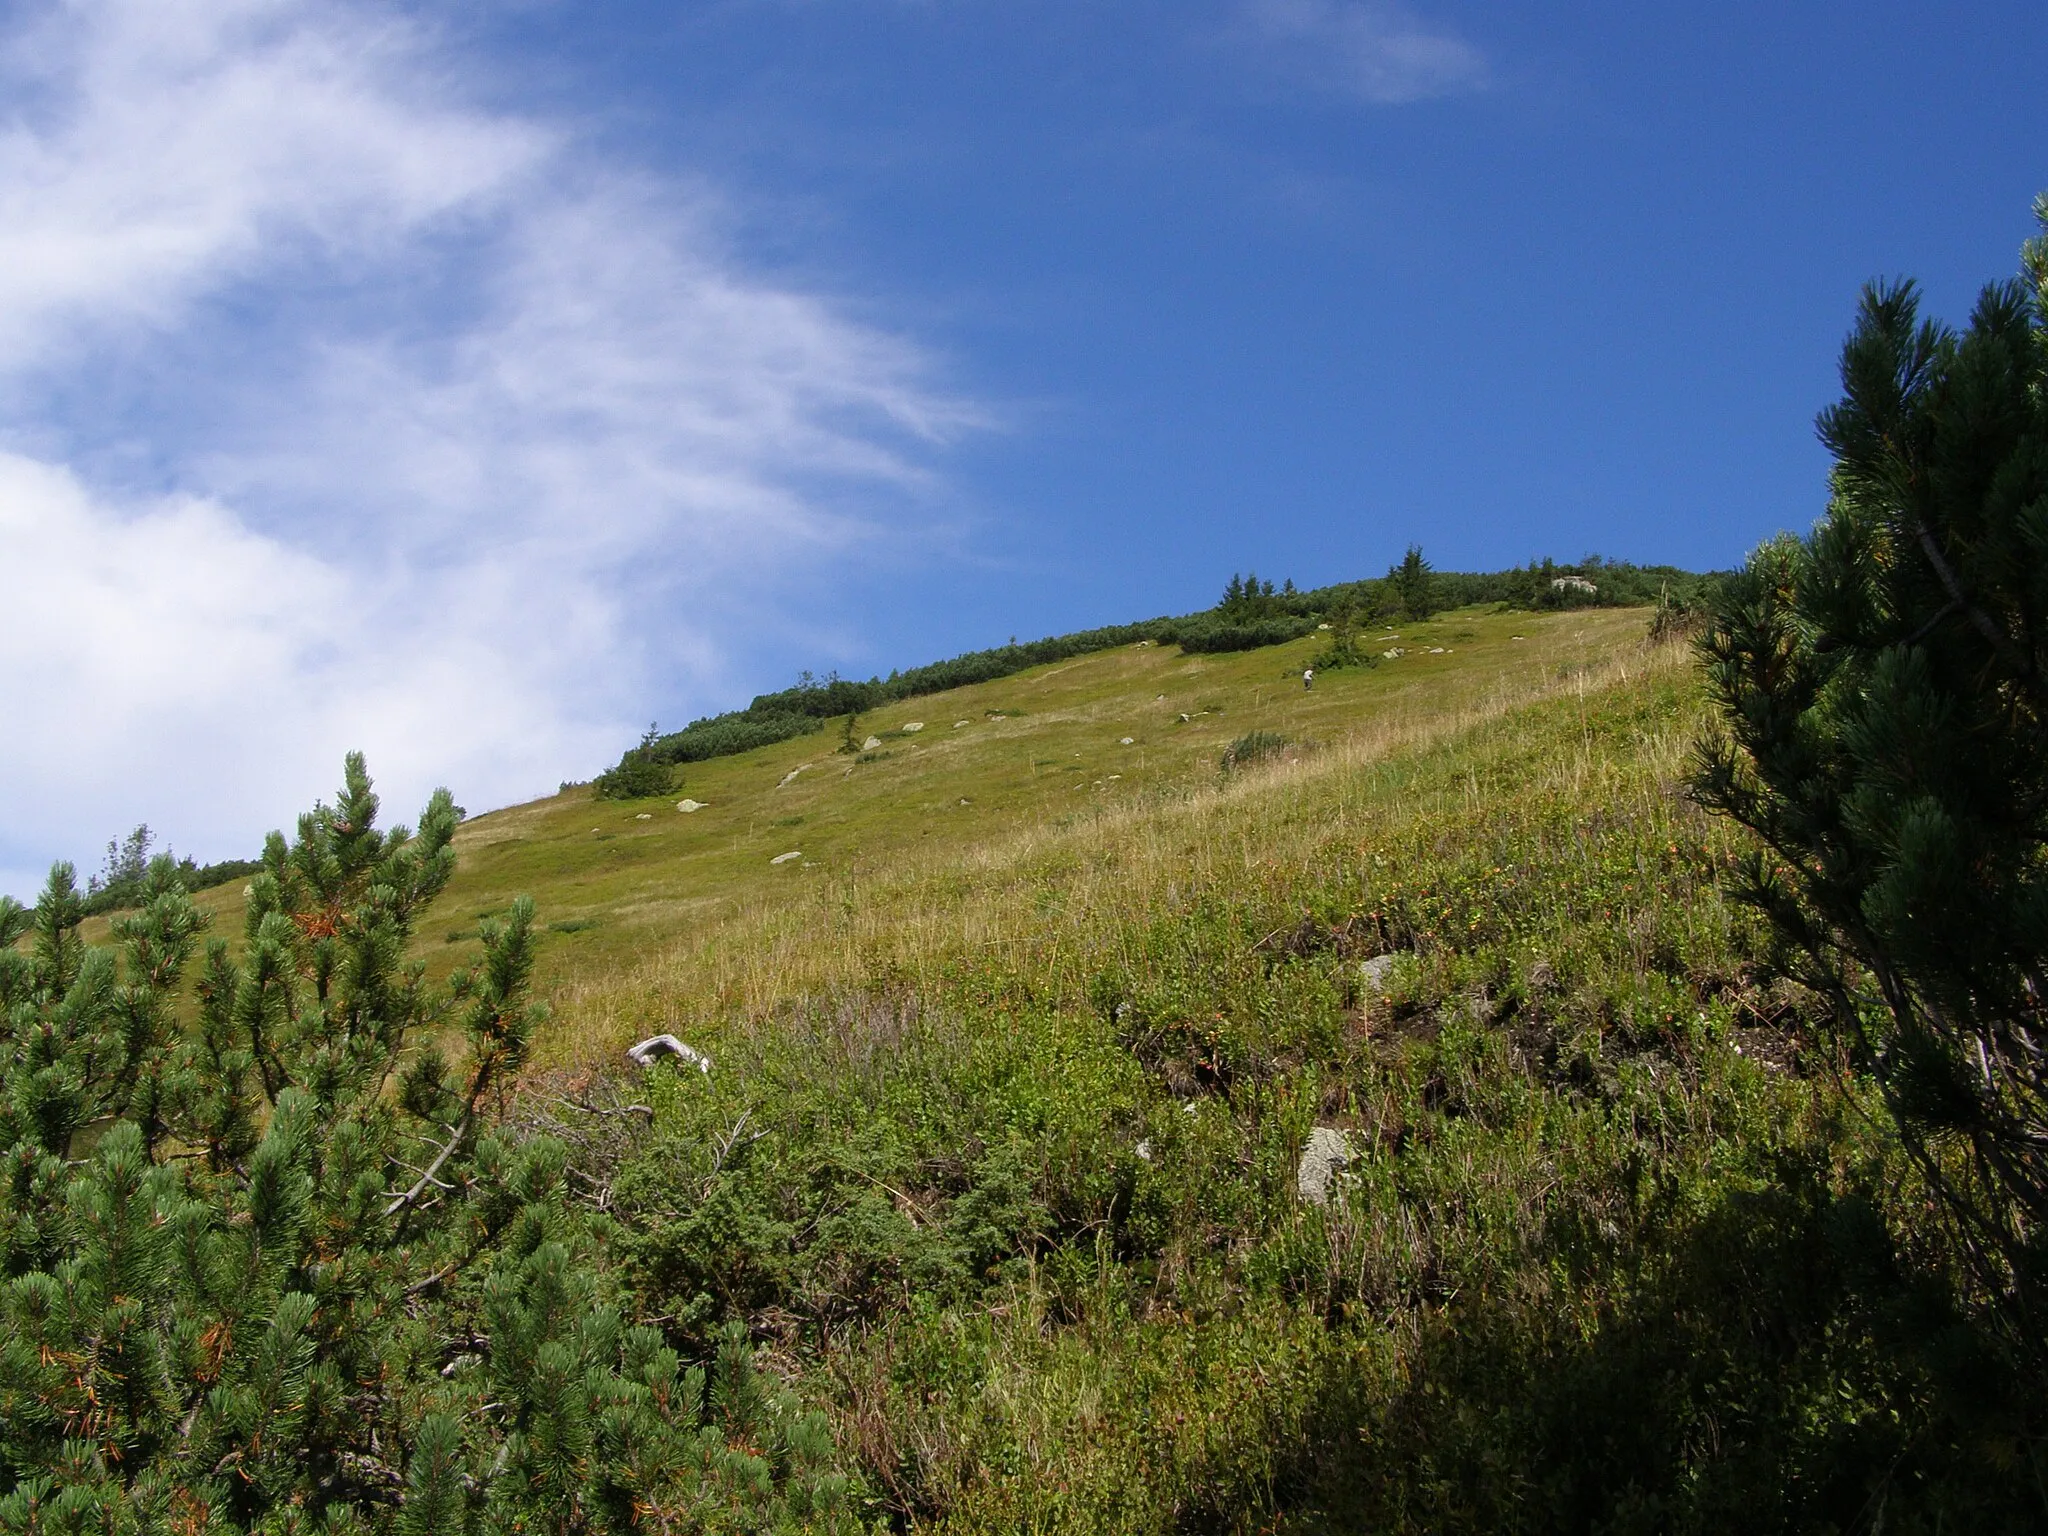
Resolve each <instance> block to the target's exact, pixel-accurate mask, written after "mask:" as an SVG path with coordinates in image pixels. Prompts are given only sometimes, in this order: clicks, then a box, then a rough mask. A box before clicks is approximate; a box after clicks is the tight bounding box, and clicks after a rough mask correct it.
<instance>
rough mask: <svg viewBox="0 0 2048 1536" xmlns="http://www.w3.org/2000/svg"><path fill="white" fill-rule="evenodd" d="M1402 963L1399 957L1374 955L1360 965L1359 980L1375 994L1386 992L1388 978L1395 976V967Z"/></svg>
mask: <svg viewBox="0 0 2048 1536" xmlns="http://www.w3.org/2000/svg"><path fill="white" fill-rule="evenodd" d="M1400 963H1401V957H1400V956H1399V955H1374V956H1373V957H1372V958H1371V959H1370V960H1367V961H1364V962H1363V963H1361V964H1360V965H1359V967H1358V977H1359V980H1361V981H1363V982H1364V983H1365V985H1366V986H1367V987H1368V988H1369V989H1370V990H1372V991H1374V992H1384V991H1386V990H1387V978H1388V977H1389V976H1391V975H1393V974H1394V967H1395V966H1397V965H1399V964H1400Z"/></svg>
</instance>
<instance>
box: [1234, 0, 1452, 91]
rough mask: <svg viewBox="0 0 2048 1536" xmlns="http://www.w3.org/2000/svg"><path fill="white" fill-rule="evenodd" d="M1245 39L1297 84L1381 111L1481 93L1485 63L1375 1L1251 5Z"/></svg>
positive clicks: (1447, 35) (1437, 31)
mask: <svg viewBox="0 0 2048 1536" xmlns="http://www.w3.org/2000/svg"><path fill="white" fill-rule="evenodd" d="M1241 17H1242V26H1241V30H1242V32H1243V33H1244V34H1245V35H1246V36H1248V37H1249V38H1250V39H1252V40H1253V41H1254V42H1256V43H1257V44H1258V45H1259V46H1260V47H1261V48H1262V49H1263V50H1264V52H1265V53H1266V54H1267V56H1268V57H1269V58H1271V59H1272V60H1273V61H1274V62H1276V63H1278V64H1280V65H1281V66H1282V67H1284V68H1285V69H1286V70H1287V71H1288V72H1289V73H1291V74H1294V75H1295V76H1297V77H1298V78H1302V79H1306V80H1310V81H1312V82H1314V83H1315V84H1317V85H1319V86H1322V87H1323V88H1325V89H1329V90H1335V91H1341V92H1344V93H1346V94H1350V95H1354V96H1357V97H1359V98H1361V99H1362V100H1365V101H1369V102H1373V103H1376V104H1380V105H1388V106H1392V105H1399V104H1402V103H1405V102H1413V101H1425V100H1428V99H1430V98H1432V97H1438V96H1455V95H1460V94H1463V93H1465V92H1469V91H1476V90H1482V89H1484V88H1485V86H1486V84H1487V81H1488V74H1489V72H1488V69H1487V62H1486V58H1485V55H1483V54H1482V53H1480V51H1479V50H1478V49H1477V48H1474V47H1473V46H1472V45H1471V44H1470V43H1468V42H1466V41H1465V40H1464V39H1463V38H1460V37H1458V36H1457V35H1455V34H1454V33H1452V32H1449V31H1446V30H1444V29H1443V28H1440V27H1435V26H1432V25H1430V24H1429V23H1427V22H1425V21H1423V20H1421V19H1420V18H1419V17H1417V16H1415V15H1414V14H1412V13H1411V12H1409V11H1407V10H1405V9H1403V8H1401V7H1400V6H1397V5H1389V4H1379V3H1376V0H1245V3H1244V5H1243V8H1242V11H1241Z"/></svg>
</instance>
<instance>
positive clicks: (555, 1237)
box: [0, 755, 848, 1533]
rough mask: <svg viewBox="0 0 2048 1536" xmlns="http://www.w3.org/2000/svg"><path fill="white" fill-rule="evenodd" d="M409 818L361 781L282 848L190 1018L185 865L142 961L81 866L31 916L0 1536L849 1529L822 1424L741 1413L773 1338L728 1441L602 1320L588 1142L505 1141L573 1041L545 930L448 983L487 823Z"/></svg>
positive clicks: (23, 962) (698, 1395) (24, 979)
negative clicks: (453, 886)
mask: <svg viewBox="0 0 2048 1536" xmlns="http://www.w3.org/2000/svg"><path fill="white" fill-rule="evenodd" d="M378 809H379V807H378V803H377V797H376V795H375V794H374V793H373V792H372V790H371V786H370V779H369V775H368V773H367V772H366V771H365V768H364V765H363V761H362V758H361V757H360V756H359V755H352V756H350V758H349V759H348V762H347V767H346V773H345V781H344V784H343V787H342V789H341V792H340V794H339V795H338V796H337V797H336V800H335V803H334V804H333V805H331V806H327V805H322V806H316V807H315V808H314V809H313V810H312V811H311V812H309V813H307V814H306V815H305V816H303V817H301V818H300V820H299V826H298V834H297V837H296V838H295V839H294V840H293V841H292V842H291V843H289V844H287V843H286V841H285V839H284V838H283V837H282V836H281V835H277V834H273V835H272V836H271V837H270V839H269V840H268V842H267V843H266V846H265V849H264V861H263V868H262V871H261V872H260V873H259V874H257V875H256V876H255V877H254V878H253V879H252V880H251V881H250V884H249V888H248V896H247V902H246V911H245V915H244V921H243V945H242V950H241V954H240V958H239V959H236V958H234V957H232V956H231V955H230V953H229V950H228V947H227V946H226V945H225V944H224V943H222V942H221V941H219V940H214V941H212V942H209V943H208V944H207V945H206V948H205V953H204V958H203V961H202V963H201V964H200V966H199V967H198V971H197V975H196V976H194V977H192V978H191V980H192V996H193V999H194V1002H195V1005H196V1017H195V1018H194V1020H193V1021H192V1023H191V1026H190V1028H189V1029H188V1028H186V1027H184V1026H183V1025H182V1024H181V1023H180V1017H179V1000H180V997H181V995H182V984H183V982H184V981H185V979H186V973H187V971H188V969H189V968H190V966H191V962H192V960H193V957H194V952H195V949H196V947H197V945H198V943H199V940H200V937H201V930H202V926H203V924H202V921H201V918H200V916H199V914H198V912H197V911H196V910H195V908H194V907H193V905H192V903H191V902H190V900H189V899H188V898H187V896H186V893H185V892H184V891H183V890H182V888H180V887H179V885H178V884H177V873H178V872H177V868H176V866H175V865H174V864H173V863H172V862H171V861H170V860H169V859H168V858H163V859H159V860H156V861H154V862H153V863H152V864H151V866H150V870H149V875H148V879H147V884H148V890H147V893H146V895H147V899H146V900H145V901H144V903H143V905H142V906H141V907H140V908H138V909H137V910H135V911H134V912H132V913H129V914H126V915H125V916H123V917H122V918H120V919H118V920H117V921H116V922H115V924H114V928H113V933H114V938H115V941H116V946H115V947H114V948H111V949H109V948H95V947H92V946H88V945H86V944H84V943H83V942H82V941H81V938H80V933H79V927H80V920H81V911H80V905H81V904H80V900H79V894H78V890H77V885H76V880H75V877H74V875H73V872H72V870H71V868H70V867H69V866H67V865H59V866H58V867H57V868H56V869H54V870H53V871H52V872H51V875H50V879H49V883H48V884H47V886H46V887H45V889H44V891H43V894H42V898H41V899H40V900H39V901H38V903H37V904H36V906H35V908H34V909H33V910H25V909H23V908H22V907H21V906H19V905H18V904H17V903H14V902H12V901H7V900H0V1177H4V1180H5V1191H4V1200H0V1533H5V1532H14V1531H29V1530H36V1531H72V1530H79V1531H83V1530H94V1531H100V1530H108V1531H126V1530H153V1529H179V1530H193V1531H201V1530H205V1531H236V1530H263V1531H284V1530H294V1531H300V1530H304V1531H312V1530H326V1531H365V1532H367V1531H382V1530H403V1531H408V1532H426V1531H432V1532H436V1533H441V1532H462V1531H470V1530H475V1531H497V1530H508V1531H509V1530H526V1531H533V1530H546V1531H559V1532H571V1531H576V1532H585V1531H624V1530H633V1529H639V1528H642V1526H643V1525H645V1524H648V1523H653V1524H655V1525H657V1526H659V1525H662V1524H663V1523H664V1522H670V1521H673V1522H676V1523H678V1524H679V1525H680V1526H683V1527H690V1528H701V1527H704V1526H705V1525H707V1524H709V1525H714V1526H720V1527H723V1528H729V1529H758V1528H764V1527H768V1526H775V1525H778V1524H779V1523H780V1524H787V1523H791V1522H792V1521H795V1523H803V1522H809V1523H810V1524H812V1525H814V1526H816V1527H817V1528H822V1529H831V1528H834V1527H835V1526H836V1525H838V1524H839V1523H841V1521H842V1520H843V1519H844V1518H845V1517H846V1510H847V1506H848V1499H847V1486H846V1483H845V1480H844V1479H843V1478H838V1477H837V1476H836V1475H835V1474H833V1473H832V1471H831V1470H830V1467H829V1465H827V1464H826V1462H825V1461H824V1460H823V1459H821V1458H822V1457H823V1456H824V1452H821V1450H820V1447H819V1436H820V1433H821V1431H820V1429H819V1427H818V1426H817V1424H816V1423H815V1422H813V1421H812V1420H811V1419H810V1418H808V1417H806V1416H805V1415H804V1414H803V1413H802V1412H801V1411H800V1410H799V1409H798V1408H797V1406H796V1405H795V1404H794V1402H792V1401H791V1400H790V1399H789V1398H788V1396H787V1395H786V1394H777V1393H771V1392H765V1391H764V1392H757V1393H755V1394H754V1396H753V1397H750V1398H747V1400H746V1402H745V1403H743V1404H741V1405H740V1406H738V1407H735V1406H733V1404H734V1403H735V1402H737V1401H738V1399H737V1398H736V1397H735V1393H740V1395H741V1396H745V1394H744V1393H743V1392H740V1388H739V1387H738V1386H735V1385H734V1383H735V1382H736V1381H739V1380H740V1378H742V1377H744V1376H745V1374H746V1372H747V1371H749V1370H750V1369H751V1364H752V1361H751V1354H750V1352H748V1351H747V1350H746V1345H745V1340H744V1336H740V1337H739V1339H738V1341H737V1342H736V1343H734V1342H731V1341H729V1342H728V1348H727V1349H726V1350H725V1351H724V1352H723V1353H722V1354H721V1357H720V1359H719V1361H718V1362H717V1364H716V1368H715V1369H714V1371H713V1372H712V1373H711V1382H712V1385H713V1388H714V1390H713V1393H712V1397H713V1400H714V1401H715V1402H717V1403H718V1404H720V1405H721V1406H720V1413H721V1414H722V1418H721V1419H720V1421H719V1422H717V1423H715V1424H714V1423H710V1422H708V1421H707V1419H706V1408H705V1384H706V1376H705V1373H703V1372H702V1371H699V1370H684V1369H683V1368H682V1366H681V1362H680V1361H679V1359H678V1357H677V1356H676V1354H675V1352H674V1351H673V1350H671V1349H669V1348H668V1347H667V1345H666V1343H665V1341H664V1340H663V1338H662V1336H661V1334H660V1333H659V1332H657V1331H656V1330H655V1329H653V1328H651V1327H648V1326H645V1325H635V1324H629V1323H628V1322H627V1321H626V1319H625V1318H623V1317H622V1316H621V1314H620V1313H619V1312H618V1311H616V1310H614V1309H613V1308H612V1307H610V1306H608V1305H606V1304H605V1302H604V1301H603V1299H602V1298H601V1297H600V1296H599V1294H598V1291H597V1287H596V1285H595V1283H594V1279H593V1276H592V1273H591V1263H590V1258H589V1251H590V1250H589V1245H588V1244H587V1243H586V1244H584V1246H582V1247H579V1246H578V1243H579V1242H580V1241H581V1239H580V1238H579V1235H578V1234H579V1233H580V1232H581V1230H582V1229H581V1227H580V1226H579V1224H578V1222H577V1220H576V1219H575V1215H574V1213H573V1211H572V1210H571V1209H570V1208H569V1206H568V1205H567V1203H566V1202H565V1200H564V1198H563V1191H562V1181H563V1177H564V1169H565V1154H564V1149H563V1148H562V1147H561V1146H560V1144H558V1143H556V1142H553V1141H550V1140H547V1139H545V1138H536V1139H531V1140H526V1141H519V1140H516V1139H513V1138H510V1137H508V1136H506V1135H504V1134H502V1133H500V1132H498V1131H496V1130H494V1129H493V1128H492V1127H491V1125H490V1124H489V1123H488V1111H489V1106H490V1102H491V1100H492V1098H493V1097H494V1095H495V1094H496V1092H497V1091H498V1089H499V1088H500V1087H501V1086H502V1085H504V1084H506V1083H507V1082H508V1080H509V1079H510V1078H511V1076H512V1075H513V1074H514V1073H516V1072H517V1071H518V1069H519V1067H520V1065H521V1063H522V1062H523V1061H524V1059H525V1055H526V1051H527V1048H528V1045H529V1042H530V1040H531V1037H532V1032H533V1029H534V1027H535V1024H536V1023H537V1021H538V1019H539V1017H540V1014H539V1011H538V1010H537V1008H536V1007H535V1006H534V1005H533V1004H531V1003H530V1002H529V1001H528V998H527V990H528V982H529V979H530V976H531V973H532V965H533V955H534V926H533V908H532V904H531V903H530V902H528V901H527V900H525V899H524V898H521V899H520V900H519V901H516V902H514V903H513V905H512V907H511V910H510V911H509V913H508V914H507V915H506V916H505V918H504V919H503V920H502V921H499V922H489V923H486V924H484V925H483V926H482V928H481V930H480V934H481V938H482V942H483V956H482V959H481V961H480V963H478V964H477V965H476V966H474V967H472V968H470V969H468V970H466V971H462V972H459V973H458V974H457V976H456V977H455V978H454V980H453V981H452V982H451V983H450V984H448V985H447V986H445V987H433V986H429V985H428V984H427V982H426V979H425V976H424V971H423V967H422V966H421V964H420V963H419V962H418V961H417V960H414V959H409V958H408V956H407V949H408V943H409V941H410V939H411V938H412V935H413V934H414V932H415V930H416V928H417V926H418V923H419V920H420V918H421V915H422V914H423V913H424V911H425V910H426V908H427V906H428V905H429V903H430V902H431V901H432V900H433V899H434V897H435V896H436V895H437V894H439V893H440V891H441V890H442V888H443V887H444V886H445V885H446V884H447V881H448V879H449V877H450V875H451V874H452V872H453V869H454V857H455V856H454V849H453V846H452V839H453V836H454V832H455V827H456V824H457V821H458V819H459V816H458V813H457V811H456V809H455V807H454V804H453V802H452V801H451V800H450V799H449V797H448V794H447V792H446V791H445V790H443V791H437V792H436V793H435V795H434V796H433V798H432V799H431V800H430V801H429V802H428V805H427V808H426V810H425V812H424V813H423V814H422V816H421V818H420V824H419V827H418V829H417V830H416V831H414V830H409V829H407V828H404V827H395V828H392V829H390V830H389V831H386V830H382V829H380V828H379V826H378V824H377V817H378ZM24 941H25V947H24ZM457 1029H459V1032H460V1035H461V1036H462V1039H463V1042H464V1051H463V1055H462V1058H461V1060H460V1061H459V1063H457V1062H451V1061H450V1060H449V1058H448V1057H447V1056H446V1055H444V1053H443V1051H442V1050H441V1048H440V1045H439V1043H438V1037H439V1036H441V1035H444V1034H448V1033H452V1032H455V1031H456V1030H457ZM735 1351H737V1352H738V1353H735ZM742 1355H744V1356H745V1358H744V1359H742V1358H741V1356H742ZM735 1447H747V1448H749V1449H746V1450H744V1451H742V1450H739V1449H735ZM826 1450H827V1451H829V1444H828V1445H827V1446H826ZM799 1517H800V1518H799ZM693 1521H694V1522H695V1524H694V1525H693V1524H692V1522H693Z"/></svg>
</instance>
